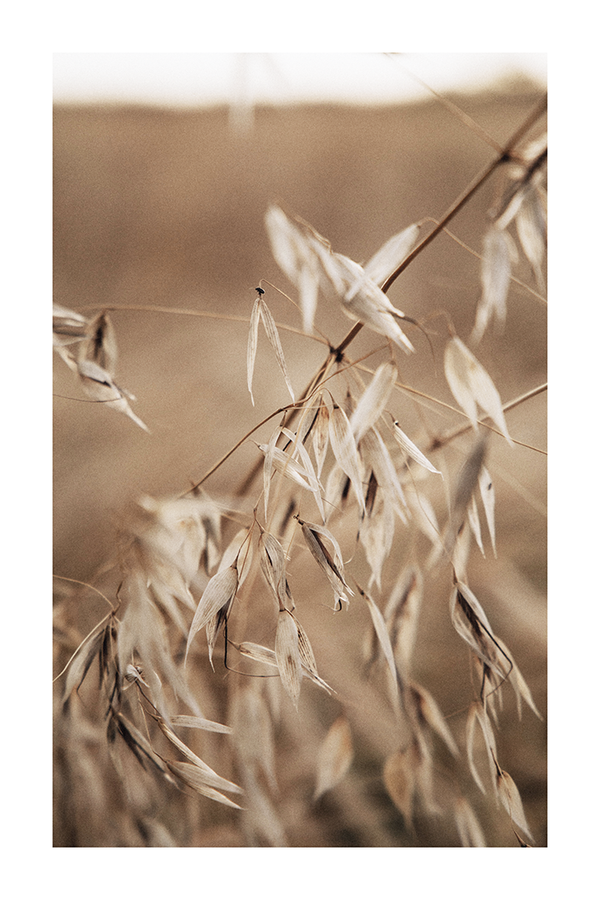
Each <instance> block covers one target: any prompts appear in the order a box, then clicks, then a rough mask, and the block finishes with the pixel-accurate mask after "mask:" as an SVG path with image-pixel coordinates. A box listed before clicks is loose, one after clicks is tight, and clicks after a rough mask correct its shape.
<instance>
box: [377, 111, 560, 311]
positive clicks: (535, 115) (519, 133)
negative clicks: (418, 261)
mask: <svg viewBox="0 0 600 900" xmlns="http://www.w3.org/2000/svg"><path fill="white" fill-rule="evenodd" d="M547 103H548V97H547V95H546V94H545V95H544V98H543V100H542V101H541V102H540V103H539V104H538V105H537V106H536V108H535V109H534V110H533V112H532V113H531V114H530V115H529V116H528V117H527V119H526V120H525V122H523V124H522V125H521V126H520V128H517V130H516V131H515V133H514V134H513V136H512V137H511V138H510V140H509V141H508V143H507V144H506V145H505V147H504V150H503V151H502V152H501V153H499V155H498V156H497V157H496V158H495V159H493V160H492V162H491V163H489V164H488V165H487V166H486V167H485V169H484V170H483V171H482V172H480V174H479V175H477V177H476V178H475V179H474V180H473V181H472V182H471V184H470V185H468V187H466V188H465V190H464V191H463V192H462V194H461V195H460V196H459V197H458V198H457V199H456V200H455V201H454V203H453V204H452V206H451V207H450V209H449V210H448V211H447V212H446V214H445V215H444V216H442V218H441V220H440V222H439V223H438V224H437V225H436V226H435V228H434V229H433V231H431V232H430V233H429V234H428V235H427V237H425V238H423V240H422V241H421V243H420V244H418V245H417V246H416V247H415V249H414V250H413V251H412V253H409V254H408V256H407V257H406V259H405V260H404V261H403V262H401V263H400V265H399V266H398V267H397V269H396V270H395V271H394V272H392V274H391V275H390V276H389V278H388V279H387V280H386V282H385V284H384V285H383V286H382V288H381V290H382V291H383V292H384V293H387V291H388V290H389V288H390V287H391V286H392V284H393V283H394V281H395V280H396V278H397V277H398V276H399V275H400V274H401V273H402V272H404V270H405V269H406V267H407V266H409V265H410V264H411V262H412V261H413V259H415V257H416V256H418V255H419V253H421V252H422V251H423V250H424V249H425V247H427V246H428V245H429V244H430V243H431V241H433V239H434V238H436V237H437V236H438V234H439V233H440V231H442V229H443V228H445V226H446V225H447V224H448V222H449V221H450V220H451V219H453V218H454V216H455V215H456V214H457V213H458V212H459V211H460V210H461V209H462V208H463V206H464V205H465V204H466V203H467V202H468V201H469V200H470V199H471V197H472V196H473V194H474V193H475V192H476V191H478V190H479V188H480V187H481V186H482V184H484V183H485V182H486V181H487V179H488V178H489V177H490V175H491V174H492V173H493V172H494V171H495V170H496V169H497V168H498V166H499V165H501V164H502V163H504V162H506V161H507V160H508V159H509V158H510V154H511V152H512V151H513V150H514V148H515V147H516V145H517V144H518V143H519V141H520V140H521V138H522V137H523V135H524V134H526V133H527V132H528V131H529V129H530V128H531V127H532V126H533V125H534V124H535V122H536V121H537V120H538V119H539V118H540V116H541V115H543V113H544V112H545V111H546V107H547Z"/></svg>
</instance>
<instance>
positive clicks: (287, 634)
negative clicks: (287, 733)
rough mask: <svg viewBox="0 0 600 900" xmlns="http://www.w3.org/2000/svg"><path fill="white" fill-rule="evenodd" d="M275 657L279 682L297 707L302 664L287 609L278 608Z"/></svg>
mask: <svg viewBox="0 0 600 900" xmlns="http://www.w3.org/2000/svg"><path fill="white" fill-rule="evenodd" d="M275 658H276V660H277V668H278V669H279V675H280V677H281V683H282V685H283V687H284V688H285V691H286V693H287V694H288V695H289V696H290V697H291V700H292V703H293V704H294V706H295V707H296V709H298V698H299V697H300V683H301V681H302V664H301V662H300V651H299V649H298V629H297V627H296V622H295V620H294V617H293V616H292V614H291V613H290V612H289V610H287V609H280V610H279V615H278V618H277V631H276V633H275Z"/></svg>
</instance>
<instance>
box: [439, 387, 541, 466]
mask: <svg viewBox="0 0 600 900" xmlns="http://www.w3.org/2000/svg"><path fill="white" fill-rule="evenodd" d="M547 390H548V382H546V383H545V384H539V385H538V386H537V387H534V388H532V389H531V390H530V391H527V392H526V393H525V394H521V396H520V397H515V399H514V400H509V401H508V403H504V404H503V405H502V410H503V411H504V412H508V411H509V410H511V409H515V407H517V406H520V405H521V404H522V403H525V402H526V401H527V400H531V399H532V398H533V397H537V396H538V394H543V393H545V392H546V391H547ZM430 399H431V398H430ZM433 399H435V398H433ZM490 418H491V417H490V416H486V417H485V418H484V419H481V420H480V421H479V424H480V425H483V426H484V427H486V428H491V429H492V431H496V429H495V428H492V426H490V425H489V424H488V420H489V419H490ZM472 428H473V426H472V425H471V424H470V423H469V424H468V425H459V426H458V428H455V429H453V430H452V431H448V432H447V433H446V434H444V435H442V436H441V437H437V438H433V439H432V441H431V443H430V444H429V449H428V452H432V451H433V450H437V449H439V448H440V447H443V446H444V444H448V443H449V442H450V441H453V440H454V438H457V437H460V435H461V434H466V433H467V432H468V431H471V429H472ZM497 433H499V432H497ZM515 444H520V445H521V446H522V447H527V448H528V449H529V450H535V451H536V452H537V453H543V454H544V455H545V456H547V455H548V454H547V451H546V450H541V449H540V448H539V447H532V446H531V445H530V444H524V443H523V442H522V441H515Z"/></svg>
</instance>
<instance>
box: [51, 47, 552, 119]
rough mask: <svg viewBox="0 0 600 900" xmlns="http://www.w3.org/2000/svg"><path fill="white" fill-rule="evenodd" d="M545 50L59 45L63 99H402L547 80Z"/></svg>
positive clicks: (56, 70)
mask: <svg viewBox="0 0 600 900" xmlns="http://www.w3.org/2000/svg"><path fill="white" fill-rule="evenodd" d="M546 62H547V58H546V55H545V54H543V53H454V54H451V53H407V54H401V55H397V56H393V57H391V56H389V55H386V54H383V53H336V52H334V53H55V54H54V57H53V63H54V64H53V80H54V99H55V101H57V102H90V101H91V102H98V101H108V102H126V103H131V102H142V103H158V104H168V105H176V106H186V105H188V106H189V105H204V104H214V103H228V102H231V101H232V100H237V101H240V100H245V101H248V102H251V103H260V102H267V103H278V102H284V103H285V102H295V101H317V102H318V101H330V102H335V101H339V102H358V103H378V102H384V103H388V102H391V103H393V102H399V101H403V100H407V99H413V98H415V99H416V98H419V97H423V96H426V93H427V92H426V90H425V88H423V86H422V85H420V84H419V83H418V81H416V80H415V79H414V78H412V77H411V76H410V75H409V74H408V72H407V70H410V72H412V73H413V74H414V75H415V76H417V77H418V78H420V79H422V80H423V81H425V82H427V84H429V85H430V86H431V87H432V88H433V89H435V90H437V91H448V90H452V89H457V88H466V89H476V88H480V87H485V86H486V85H487V84H489V83H491V82H493V81H494V80H495V79H496V78H498V77H509V78H510V77H514V76H515V75H518V74H523V75H526V76H528V77H530V78H532V79H534V80H536V81H537V82H538V83H539V84H540V86H545V84H546Z"/></svg>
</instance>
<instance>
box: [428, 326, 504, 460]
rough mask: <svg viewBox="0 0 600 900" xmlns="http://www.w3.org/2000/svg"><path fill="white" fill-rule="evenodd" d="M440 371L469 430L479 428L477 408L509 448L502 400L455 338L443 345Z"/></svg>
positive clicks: (467, 350) (494, 386)
mask: <svg viewBox="0 0 600 900" xmlns="http://www.w3.org/2000/svg"><path fill="white" fill-rule="evenodd" d="M444 370H445V373H446V380H447V382H448V384H449V386H450V390H451V391H452V393H453V394H454V397H455V399H456V401H457V403H459V405H460V406H461V407H462V408H463V410H464V412H465V413H466V415H467V416H468V418H469V421H470V422H471V425H472V426H473V428H474V429H475V430H477V428H478V427H479V425H478V421H477V407H478V406H480V407H481V409H482V410H483V411H484V412H485V414H486V415H488V416H489V417H490V419H491V420H492V421H493V422H494V424H495V425H497V427H498V429H499V430H500V431H501V432H502V434H503V435H504V437H505V438H506V440H507V441H508V443H509V444H510V445H511V446H512V443H513V442H512V439H511V437H510V435H509V433H508V429H507V427H506V421H505V419H504V411H503V409H502V401H501V400H500V394H499V393H498V390H497V388H496V385H495V384H494V382H493V381H492V379H491V378H490V376H489V375H488V373H487V372H486V370H485V369H484V368H483V366H482V365H481V363H480V362H479V361H478V360H477V359H476V358H475V356H473V354H472V353H471V351H470V350H469V349H468V347H466V346H465V344H463V342H462V341H461V340H460V338H458V337H453V338H451V339H450V340H449V341H448V343H447V344H446V350H445V354H444Z"/></svg>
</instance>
